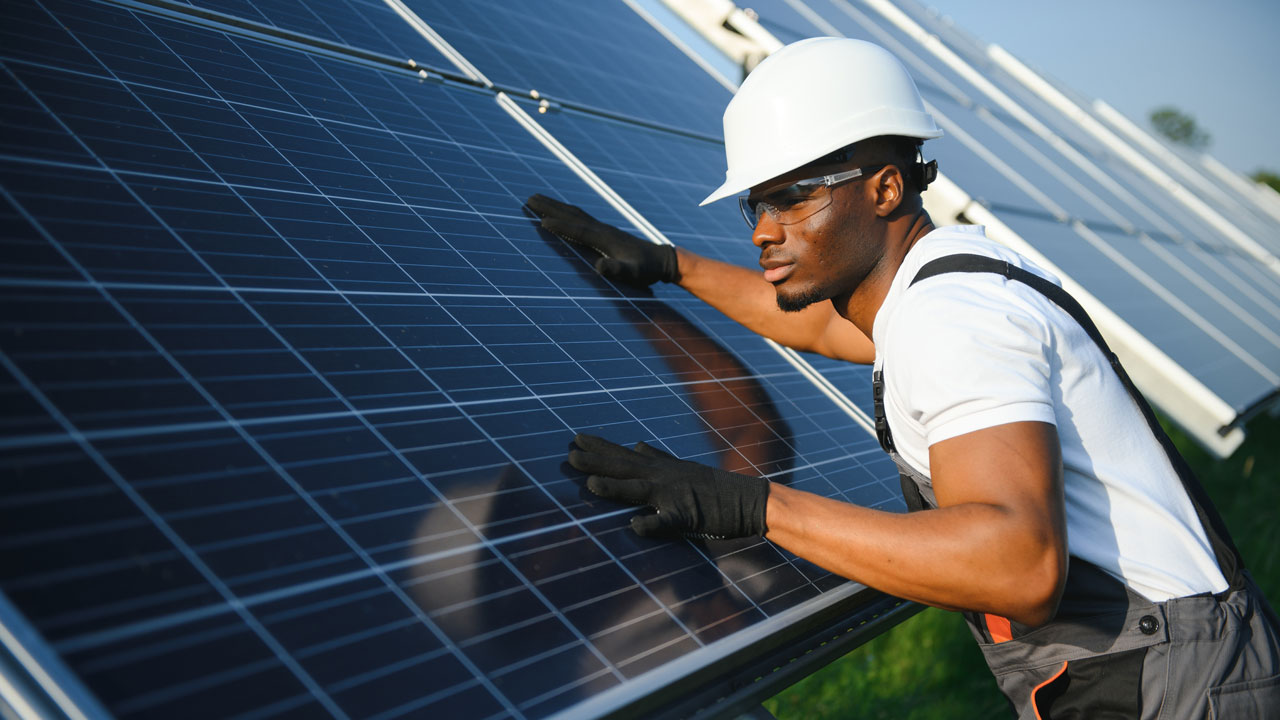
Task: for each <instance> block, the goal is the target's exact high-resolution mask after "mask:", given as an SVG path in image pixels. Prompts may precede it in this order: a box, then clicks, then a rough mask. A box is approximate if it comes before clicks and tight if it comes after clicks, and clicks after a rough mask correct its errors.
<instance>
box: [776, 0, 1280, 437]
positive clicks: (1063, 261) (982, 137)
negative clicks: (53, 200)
mask: <svg viewBox="0 0 1280 720" xmlns="http://www.w3.org/2000/svg"><path fill="white" fill-rule="evenodd" d="M753 7H754V9H755V10H756V11H757V12H758V13H759V15H760V18H761V23H762V24H763V25H764V26H765V27H766V28H770V29H772V30H775V31H776V32H779V33H782V39H784V40H791V39H794V38H795V37H798V36H803V35H808V34H812V33H823V34H843V35H846V36H849V37H856V38H860V39H866V40H870V41H872V42H877V43H879V44H882V45H884V46H886V47H888V48H889V49H890V50H892V51H893V52H895V54H897V55H898V56H899V57H900V58H901V59H902V60H903V62H904V63H905V64H906V65H907V67H908V69H909V70H910V71H911V72H912V73H913V75H914V76H915V78H916V80H917V84H918V85H919V87H920V90H921V93H922V95H923V96H924V98H925V100H926V102H927V103H928V104H929V106H930V107H931V109H933V110H934V114H935V116H937V118H938V121H939V123H940V125H941V126H942V127H943V129H944V130H945V131H946V132H947V134H948V139H947V140H945V141H940V142H937V143H930V145H929V148H930V152H931V153H933V154H934V155H936V157H937V158H938V159H939V165H940V167H941V168H942V169H943V172H944V173H946V174H947V175H948V177H949V178H951V179H954V180H955V182H956V183H957V184H958V185H959V186H960V187H961V188H963V191H964V192H965V193H968V195H970V196H971V197H972V199H973V200H974V201H976V202H977V204H978V205H980V206H982V208H983V209H985V210H988V211H990V212H991V213H994V217H996V218H998V219H999V221H1001V222H1002V223H1003V224H1004V225H1006V226H1007V227H1008V228H1010V229H1011V230H1012V231H1013V232H1014V233H1016V234H1017V235H1018V236H1019V237H1020V238H1021V239H1022V240H1023V241H1025V243H1027V244H1028V247H1029V248H1030V249H1031V250H1033V251H1034V252H1038V253H1040V254H1041V255H1042V256H1043V257H1044V258H1045V259H1046V260H1047V261H1048V262H1050V263H1052V264H1053V265H1056V266H1057V267H1058V268H1060V269H1061V270H1063V271H1065V272H1066V273H1067V275H1068V276H1069V277H1070V278H1071V279H1073V280H1074V281H1076V282H1078V283H1080V285H1081V286H1082V287H1083V288H1084V290H1086V291H1087V292H1089V293H1091V294H1093V295H1094V296H1096V297H1097V298H1098V299H1100V300H1102V304H1103V305H1105V306H1106V307H1107V308H1109V309H1110V310H1112V311H1114V312H1115V313H1116V314H1117V315H1118V316H1119V317H1120V318H1121V319H1122V320H1123V321H1124V322H1125V323H1127V324H1128V325H1129V326H1130V327H1132V328H1134V329H1136V330H1137V331H1138V332H1139V333H1140V334H1141V335H1142V336H1144V337H1145V338H1146V339H1147V340H1149V341H1150V342H1151V343H1153V344H1154V345H1155V348H1158V350H1156V349H1155V348H1152V350H1154V351H1155V352H1156V353H1163V354H1164V355H1166V356H1167V358H1169V359H1172V360H1173V361H1174V362H1175V363H1177V365H1179V366H1181V367H1182V368H1183V369H1185V370H1186V371H1187V374H1186V375H1185V376H1179V377H1178V378H1176V379H1174V380H1165V381H1163V385H1160V384H1156V385H1153V384H1152V381H1154V380H1156V378H1157V377H1158V374H1156V373H1158V371H1156V372H1155V373H1153V374H1152V376H1151V377H1150V378H1149V379H1148V382H1147V383H1146V389H1147V392H1148V393H1150V394H1151V395H1152V396H1153V397H1154V399H1155V400H1156V402H1157V403H1160V404H1162V405H1164V406H1165V407H1166V409H1168V408H1170V407H1171V406H1173V407H1175V408H1176V407H1178V403H1179V402H1181V399H1180V398H1172V399H1171V396H1172V395H1177V394H1178V393H1181V392H1183V391H1184V388H1185V387H1189V386H1190V385H1192V384H1196V383H1202V384H1203V386H1205V387H1206V388H1207V389H1208V391H1210V392H1211V393H1212V394H1213V395H1216V396H1217V397H1218V398H1220V399H1221V401H1224V402H1225V404H1226V405H1227V406H1229V407H1230V410H1228V411H1227V412H1226V414H1225V415H1221V411H1219V410H1217V409H1216V407H1215V408H1213V409H1206V407H1204V406H1200V407H1197V409H1196V410H1194V411H1185V412H1182V413H1181V414H1179V413H1178V412H1175V413H1174V414H1175V417H1177V418H1178V419H1179V420H1181V421H1182V422H1184V423H1188V422H1189V423H1190V425H1191V426H1192V429H1193V430H1194V431H1196V432H1197V435H1198V437H1200V439H1201V440H1202V442H1205V443H1206V444H1208V445H1210V446H1214V445H1215V443H1217V442H1221V438H1220V437H1219V436H1218V431H1219V430H1220V429H1221V430H1222V431H1227V430H1230V429H1231V427H1232V426H1233V425H1234V424H1233V423H1232V418H1233V417H1235V418H1237V419H1238V418H1239V417H1241V416H1242V415H1243V414H1244V413H1246V412H1248V411H1249V409H1250V408H1251V407H1253V406H1255V404H1256V403H1258V402H1265V401H1266V399H1267V398H1269V397H1272V396H1273V393H1274V391H1275V389H1276V388H1277V386H1280V374H1277V372H1276V370H1275V368H1277V367H1280V334H1277V333H1276V332H1275V331H1274V327H1275V322H1276V321H1277V320H1280V304H1277V302H1276V301H1277V299H1278V298H1280V295H1278V294H1277V293H1278V292H1280V279H1278V278H1277V277H1276V276H1275V275H1274V274H1273V273H1271V272H1269V271H1268V270H1267V269H1266V268H1264V267H1262V266H1261V265H1260V264H1259V263H1258V261H1257V259H1256V258H1255V257H1254V256H1253V255H1251V254H1250V253H1249V252H1247V251H1246V250H1245V249H1244V248H1242V247H1241V246H1239V245H1238V244H1237V243H1236V242H1234V241H1233V240H1232V239H1231V238H1229V237H1227V236H1225V235H1223V234H1222V233H1221V232H1219V231H1218V230H1217V229H1216V228H1215V227H1212V226H1211V225H1210V224H1208V223H1207V222H1206V221H1205V219H1204V218H1201V217H1199V216H1197V215H1196V214H1195V213H1193V212H1191V211H1190V210H1189V209H1188V207H1187V206H1184V205H1183V204H1181V203H1180V202H1179V201H1178V200H1176V199H1175V198H1174V197H1173V196H1172V195H1170V194H1169V193H1168V192H1167V191H1166V190H1164V189H1163V188H1161V187H1157V186H1155V185H1154V184H1153V183H1152V182H1151V181H1150V180H1149V179H1147V178H1145V177H1143V176H1142V175H1141V174H1140V173H1138V172H1136V171H1135V170H1134V168H1133V167H1131V166H1129V165H1127V164H1126V163H1124V162H1122V161H1120V160H1118V159H1117V158H1114V157H1112V153H1110V152H1108V151H1107V150H1106V149H1105V148H1102V147H1100V146H1099V143H1098V142H1097V140H1095V139H1093V138H1092V137H1090V136H1088V134H1087V133H1084V132H1083V131H1082V130H1081V129H1080V128H1079V127H1078V125H1076V124H1075V123H1074V122H1072V121H1071V120H1070V119H1069V118H1066V117H1065V116H1063V115H1062V114H1061V113H1060V112H1057V111H1054V110H1052V109H1051V108H1049V107H1048V106H1047V105H1046V103H1045V102H1044V101H1042V100H1040V99H1038V98H1035V97H1033V96H1032V94H1031V93H1029V92H1028V91H1027V90H1026V88H1023V87H1021V85H1020V84H1019V86H1018V87H1016V88H1013V87H1010V83H1008V82H1005V80H1007V78H1005V77H1004V74H1002V73H1000V72H997V71H994V70H993V69H992V68H991V67H990V66H991V65H992V63H991V62H990V61H989V60H985V58H984V60H983V63H982V64H981V65H976V64H973V65H967V64H966V63H965V59H959V60H956V61H952V60H950V59H949V58H948V56H947V55H946V52H947V49H946V47H945V46H942V49H939V45H938V44H937V39H936V38H935V39H934V40H932V41H929V42H930V43H933V44H929V43H926V42H925V40H924V39H922V38H923V36H922V35H920V34H919V33H913V32H909V30H911V21H910V19H901V18H900V17H899V13H900V11H898V10H897V9H896V6H891V5H889V4H888V3H885V2H878V1H877V2H870V3H867V4H865V5H862V4H860V5H855V4H853V3H850V2H847V1H846V0H804V1H803V2H802V1H801V0H794V1H793V0H788V1H787V2H781V1H778V0H764V2H757V3H754V4H753ZM894 18H898V21H894ZM968 59H970V60H974V61H975V63H976V62H977V61H976V59H974V58H972V57H970V58H968ZM974 67H977V68H978V69H979V71H978V72H975V71H974ZM1170 318H1177V321H1176V322H1171V321H1170ZM1148 354H1150V353H1148ZM1138 360H1141V359H1140V358H1139V359H1138ZM1126 362H1127V363H1130V364H1133V365H1138V364H1139V362H1134V361H1131V360H1126ZM1143 362H1145V360H1143ZM1159 364H1160V363H1156V365H1159ZM1166 366H1167V364H1166ZM1215 415H1221V417H1220V419H1219V420H1218V421H1217V422H1216V423H1214V422H1213V421H1212V420H1208V421H1207V420H1206V418H1211V417H1213V416H1215ZM1210 426H1211V427H1210ZM1237 435H1238V434H1237ZM1232 447H1233V445H1232ZM1226 449H1229V448H1226ZM1218 451H1219V452H1222V451H1224V449H1223V448H1219V450H1218Z"/></svg>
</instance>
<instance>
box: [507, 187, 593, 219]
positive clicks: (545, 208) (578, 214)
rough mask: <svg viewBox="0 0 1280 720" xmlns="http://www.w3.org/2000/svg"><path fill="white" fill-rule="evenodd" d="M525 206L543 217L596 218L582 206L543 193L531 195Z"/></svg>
mask: <svg viewBox="0 0 1280 720" xmlns="http://www.w3.org/2000/svg"><path fill="white" fill-rule="evenodd" d="M524 206H525V207H527V208H529V209H530V210H532V211H533V212H534V213H536V214H538V215H540V216H542V217H548V216H550V217H572V218H578V219H580V220H591V221H593V222H594V221H595V218H593V217H591V216H590V215H588V214H587V213H586V211H584V210H583V209H582V208H580V207H577V206H576V205H570V204H568V203H563V202H560V201H559V200H556V199H555V198H551V197H547V196H546V195H543V194H541V193H537V194H534V195H530V196H529V199H528V200H525V201H524Z"/></svg>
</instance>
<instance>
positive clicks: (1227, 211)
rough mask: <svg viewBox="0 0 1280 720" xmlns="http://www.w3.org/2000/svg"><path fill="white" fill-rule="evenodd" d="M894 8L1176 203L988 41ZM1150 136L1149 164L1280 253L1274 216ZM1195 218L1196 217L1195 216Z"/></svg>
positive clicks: (918, 8)
mask: <svg viewBox="0 0 1280 720" xmlns="http://www.w3.org/2000/svg"><path fill="white" fill-rule="evenodd" d="M895 4H896V5H897V6H898V7H899V8H900V9H901V10H902V11H903V12H904V13H906V14H907V15H908V16H910V18H911V20H912V21H914V22H916V23H919V24H920V25H921V26H922V27H924V28H926V29H927V30H928V31H929V32H930V33H933V34H934V35H936V36H937V37H938V38H939V39H940V40H942V41H943V42H944V43H945V44H946V46H947V47H948V48H949V49H951V50H952V51H954V52H955V53H957V54H958V55H960V56H961V57H963V58H964V60H965V61H966V62H968V63H969V64H970V65H972V66H973V67H975V68H978V69H980V70H981V72H982V74H983V76H984V77H986V78H987V79H989V80H990V81H992V82H993V83H995V84H996V85H997V86H998V87H1000V88H1001V89H1002V90H1004V91H1005V92H1008V93H1009V94H1011V95H1014V96H1015V97H1017V98H1018V99H1019V100H1020V102H1022V103H1023V105H1024V107H1026V108H1028V109H1029V110H1031V111H1032V112H1033V113H1035V114H1036V116H1037V117H1039V118H1041V119H1042V120H1043V121H1044V122H1046V123H1048V124H1050V125H1051V126H1052V127H1053V128H1054V130H1055V131H1057V132H1059V133H1061V134H1063V135H1064V136H1067V137H1071V138H1073V141H1075V142H1077V143H1078V144H1079V145H1080V146H1081V147H1082V148H1085V149H1087V150H1089V151H1090V152H1091V153H1093V155H1092V157H1093V158H1094V160H1095V161H1096V162H1098V163H1099V164H1102V165H1105V166H1107V167H1108V168H1111V167H1112V166H1115V167H1117V168H1123V170H1119V172H1124V173H1126V174H1128V173H1132V174H1133V178H1134V182H1135V186H1136V187H1140V188H1141V189H1143V190H1145V191H1147V192H1148V194H1149V196H1150V198H1151V199H1152V200H1156V201H1161V202H1165V203H1169V201H1171V200H1176V198H1175V196H1173V195H1172V194H1171V193H1169V192H1167V191H1166V189H1165V188H1164V187H1163V186H1162V185H1160V184H1157V183H1156V182H1154V181H1153V180H1151V179H1150V178H1149V177H1147V176H1145V175H1143V174H1141V173H1140V172H1138V173H1135V172H1134V170H1135V168H1134V167H1133V166H1132V165H1131V163H1129V162H1127V161H1126V160H1125V159H1124V158H1123V157H1121V156H1118V155H1116V154H1115V153H1114V152H1111V151H1109V150H1108V148H1107V147H1106V146H1105V145H1104V144H1103V143H1101V141H1100V140H1099V138H1098V137H1096V136H1095V135H1094V134H1092V133H1091V132H1089V131H1088V129H1087V128H1086V127H1084V126H1083V125H1082V124H1081V123H1080V122H1079V121H1078V120H1075V119H1073V118H1069V117H1067V116H1066V115H1065V114H1063V113H1062V112H1061V110H1059V109H1057V108H1054V107H1052V106H1051V105H1049V104H1048V103H1047V101H1046V100H1045V99H1044V98H1043V97H1042V96H1041V95H1040V94H1039V93H1037V92H1035V90H1034V89H1032V88H1030V87H1028V86H1027V85H1026V83H1023V82H1021V81H1020V80H1018V79H1017V78H1016V77H1014V76H1013V75H1011V74H1010V73H1009V72H1008V71H1007V70H1006V69H1005V68H1004V67H1003V66H1002V65H1001V64H1000V63H998V62H995V61H994V60H993V59H992V57H991V56H990V54H989V52H988V46H987V45H986V43H983V42H981V41H980V40H978V39H977V38H975V37H974V36H972V35H970V34H968V33H967V32H965V31H964V30H963V29H962V28H958V27H956V26H954V25H953V24H951V23H949V22H946V21H945V20H944V19H942V18H941V17H939V16H938V14H937V13H936V12H935V11H931V10H929V9H928V8H926V7H924V6H923V5H921V4H919V3H917V2H914V0H895ZM1041 81H1042V82H1044V83H1045V84H1046V85H1049V86H1051V87H1052V88H1053V90H1054V91H1056V92H1058V93H1061V94H1062V95H1064V96H1066V97H1067V98H1068V99H1069V100H1070V101H1071V102H1072V103H1073V104H1074V105H1075V106H1076V107H1077V108H1079V110H1080V111H1082V112H1083V113H1085V114H1086V115H1088V116H1090V117H1091V118H1092V119H1093V120H1095V121H1100V120H1101V121H1102V122H1103V124H1108V121H1105V120H1104V119H1102V118H1099V117H1098V116H1097V113H1096V111H1095V110H1094V103H1093V102H1092V101H1090V100H1088V99H1086V98H1084V97H1083V96H1081V95H1079V94H1078V93H1076V92H1074V91H1073V90H1071V89H1070V88H1067V87H1065V86H1063V85H1061V84H1059V83H1056V82H1054V81H1053V80H1052V79H1051V78H1047V77H1041ZM1143 134H1144V135H1147V133H1146V132H1145V131H1143ZM1120 135H1121V136H1124V135H1125V134H1124V133H1123V131H1121V132H1120ZM1147 137H1148V138H1150V139H1151V140H1152V141H1153V142H1154V144H1155V145H1156V146H1163V150H1164V152H1161V153H1150V154H1149V153H1147V152H1146V146H1145V145H1140V144H1134V145H1133V147H1134V149H1135V150H1138V151H1139V152H1140V154H1142V155H1144V156H1145V157H1146V160H1147V161H1148V162H1151V163H1152V164H1154V165H1156V166H1158V167H1159V168H1160V169H1161V170H1162V171H1164V172H1165V173H1167V174H1168V175H1169V176H1170V177H1171V178H1172V179H1174V180H1176V181H1180V182H1181V183H1183V184H1184V185H1185V187H1186V189H1188V190H1189V191H1190V192H1191V193H1192V194H1194V195H1195V196H1196V197H1199V198H1201V199H1203V200H1205V201H1208V202H1210V203H1211V205H1212V207H1213V208H1215V209H1216V210H1217V211H1218V212H1220V213H1221V214H1222V215H1223V216H1224V217H1225V218H1227V219H1228V220H1229V221H1230V222H1231V223H1233V224H1235V225H1237V226H1239V228H1240V229H1242V230H1244V231H1246V232H1247V233H1248V235H1249V236H1250V237H1251V238H1252V239H1254V240H1255V241H1256V242H1258V243H1259V244H1262V245H1263V246H1264V247H1267V248H1268V249H1269V250H1270V251H1271V253H1272V254H1276V253H1280V233H1278V232H1277V231H1276V225H1275V218H1274V217H1270V216H1268V215H1266V214H1265V213H1264V211H1262V209H1261V208H1260V207H1258V205H1257V204H1256V203H1254V202H1251V201H1250V198H1249V197H1247V196H1244V195H1241V194H1239V193H1235V192H1224V190H1223V188H1222V187H1221V183H1217V182H1209V181H1207V178H1205V177H1204V176H1203V174H1202V173H1201V172H1199V171H1196V170H1195V169H1194V167H1193V166H1196V165H1200V163H1199V161H1198V159H1196V158H1194V157H1192V155H1193V153H1192V152H1190V151H1179V150H1178V149H1175V148H1173V147H1168V146H1167V145H1166V144H1165V143H1163V142H1162V141H1159V140H1157V139H1155V138H1152V137H1150V136H1149V135H1148V136H1147ZM1182 155H1186V156H1187V157H1185V158H1180V161H1173V162H1170V158H1178V157H1179V156H1182ZM1188 161H1189V162H1188ZM1188 171H1190V172H1188ZM1169 204H1170V205H1174V206H1177V207H1179V208H1180V212H1182V213H1187V208H1186V207H1184V206H1182V205H1181V204H1180V203H1177V202H1172V203H1169ZM1190 214H1191V215H1194V213H1190ZM1196 222H1197V223H1200V224H1203V223H1204V222H1205V221H1204V219H1203V218H1201V217H1198V216H1197V217H1196ZM1214 232H1215V233H1217V234H1219V235H1220V234H1221V230H1220V229H1216V228H1215V229H1214Z"/></svg>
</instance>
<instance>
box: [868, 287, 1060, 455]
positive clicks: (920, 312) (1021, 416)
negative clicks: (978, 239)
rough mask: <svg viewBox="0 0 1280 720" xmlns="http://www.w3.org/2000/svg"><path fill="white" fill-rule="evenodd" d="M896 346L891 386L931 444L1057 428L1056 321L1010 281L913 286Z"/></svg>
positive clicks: (898, 316)
mask: <svg viewBox="0 0 1280 720" xmlns="http://www.w3.org/2000/svg"><path fill="white" fill-rule="evenodd" d="M1032 292H1034V291H1032ZM888 345H889V346H890V347H891V348H892V351H891V353H889V354H887V355H886V357H885V363H886V367H887V368H888V370H887V372H886V379H887V382H888V383H889V384H890V387H891V391H892V392H894V393H895V394H896V395H897V396H898V398H900V399H901V402H902V406H903V408H902V409H903V410H904V411H905V413H906V415H907V416H908V417H910V418H911V420H912V421H914V422H916V423H918V424H919V426H920V428H921V430H922V432H923V434H924V436H925V439H926V441H927V443H928V444H929V445H932V444H934V443H936V442H941V441H943V440H947V439H949V438H953V437H956V436H957V435H963V434H965V433H969V432H973V431H975V430H982V429H984V428H989V427H995V426H997V425H1003V424H1006V423H1011V422H1023V421H1039V422H1046V423H1050V424H1055V425H1056V419H1055V415H1054V402H1053V395H1052V392H1051V388H1050V382H1051V377H1052V365H1051V359H1050V358H1051V340H1050V331H1049V326H1048V323H1047V322H1046V321H1045V319H1044V318H1043V317H1040V316H1038V315H1037V313H1036V310H1035V309H1034V304H1028V303H1026V302H1024V301H1022V300H1021V299H1020V298H1018V297H1017V293H1016V292H1015V291H1014V290H1013V289H1012V288H1011V287H1010V286H1009V284H1008V283H1007V282H1006V281H1004V280H1003V279H1000V280H995V279H993V280H992V281H991V282H982V283H980V284H976V285H975V284H973V283H965V284H961V283H946V282H945V281H943V280H935V281H934V282H931V283H928V284H921V285H919V286H916V287H914V288H911V289H910V290H909V291H908V292H906V293H905V295H904V297H903V298H902V301H901V306H900V307H899V308H898V311H897V312H896V313H895V317H894V321H893V325H892V327H891V329H890V337H889V343H888Z"/></svg>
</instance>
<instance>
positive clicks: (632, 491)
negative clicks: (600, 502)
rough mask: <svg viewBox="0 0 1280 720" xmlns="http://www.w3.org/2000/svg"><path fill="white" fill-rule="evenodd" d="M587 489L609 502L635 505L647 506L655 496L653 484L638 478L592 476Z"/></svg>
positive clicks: (588, 479) (588, 480)
mask: <svg viewBox="0 0 1280 720" xmlns="http://www.w3.org/2000/svg"><path fill="white" fill-rule="evenodd" d="M587 489H588V490H590V491H591V492H593V493H595V494H596V495H599V496H600V497H602V498H606V499H609V500H621V501H623V502H629V503H631V504H633V505H647V504H648V503H649V498H650V496H651V495H652V494H653V483H650V482H649V481H648V480H640V479H636V478H615V477H608V476H605V475H592V476H591V477H589V478H587Z"/></svg>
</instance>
